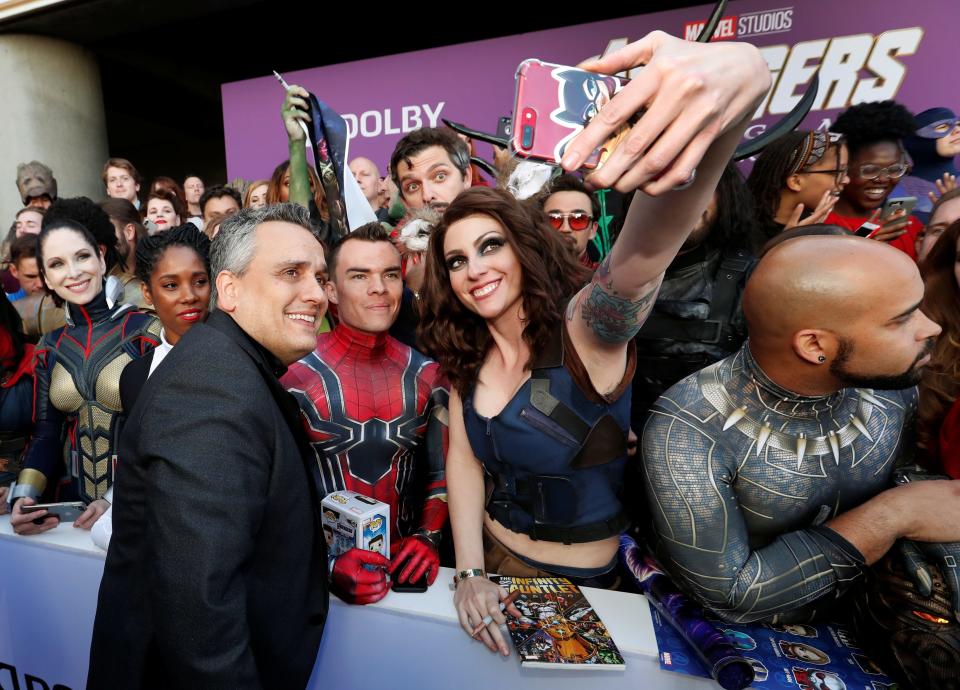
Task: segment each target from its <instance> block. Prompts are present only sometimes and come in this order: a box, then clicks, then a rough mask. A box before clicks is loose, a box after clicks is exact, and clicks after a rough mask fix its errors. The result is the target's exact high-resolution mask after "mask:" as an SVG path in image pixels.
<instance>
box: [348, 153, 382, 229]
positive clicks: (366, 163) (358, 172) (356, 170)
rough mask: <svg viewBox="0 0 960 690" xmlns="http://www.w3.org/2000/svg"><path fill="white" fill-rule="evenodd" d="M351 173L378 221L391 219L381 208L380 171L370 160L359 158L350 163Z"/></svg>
mask: <svg viewBox="0 0 960 690" xmlns="http://www.w3.org/2000/svg"><path fill="white" fill-rule="evenodd" d="M348 167H349V168H350V172H352V173H353V176H354V177H355V178H356V180H357V184H358V185H360V191H361V192H363V196H364V197H366V199H367V203H368V204H370V208H372V209H373V212H374V213H376V214H377V220H379V221H381V222H383V221H388V220H389V218H390V215H389V213H388V212H387V211H386V209H382V208H380V169H379V168H378V167H377V164H376V163H374V162H373V161H372V160H370V159H369V158H363V157H362V156H358V157H357V158H354V159H353V160H352V161H350V165H349V166H348Z"/></svg>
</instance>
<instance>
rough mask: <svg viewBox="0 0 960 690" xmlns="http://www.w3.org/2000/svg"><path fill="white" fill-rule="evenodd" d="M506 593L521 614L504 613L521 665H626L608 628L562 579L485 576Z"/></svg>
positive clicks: (593, 667) (615, 667)
mask: <svg viewBox="0 0 960 690" xmlns="http://www.w3.org/2000/svg"><path fill="white" fill-rule="evenodd" d="M490 579H491V580H493V581H494V582H496V583H497V584H499V585H500V586H501V587H503V588H504V589H506V590H507V592H514V591H517V590H519V592H520V595H519V596H518V598H517V600H516V601H515V602H514V603H515V605H516V607H517V608H518V609H519V610H520V613H521V614H523V615H522V616H521V617H520V618H515V617H513V616H510V615H508V616H507V627H508V629H509V630H510V637H511V638H512V639H513V644H514V646H515V647H516V648H517V654H518V656H519V657H520V663H521V665H522V666H532V667H537V668H557V669H591V670H609V671H622V670H624V669H625V668H626V662H625V661H624V660H623V655H622V654H621V653H620V650H619V649H617V645H616V644H614V642H613V639H612V638H611V637H610V633H608V632H607V627H606V626H605V625H604V624H603V621H601V620H600V617H599V616H598V615H597V613H596V611H594V610H593V607H592V606H591V605H590V602H589V601H587V598H586V597H585V596H584V595H583V592H581V591H580V588H579V587H577V586H576V585H574V584H572V583H571V582H570V581H569V580H567V579H565V578H562V577H509V576H506V575H493V576H491V578H490Z"/></svg>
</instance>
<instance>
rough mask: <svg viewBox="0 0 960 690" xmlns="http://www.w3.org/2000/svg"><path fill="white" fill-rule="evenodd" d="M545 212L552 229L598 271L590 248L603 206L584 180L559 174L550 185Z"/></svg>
mask: <svg viewBox="0 0 960 690" xmlns="http://www.w3.org/2000/svg"><path fill="white" fill-rule="evenodd" d="M543 211H544V213H546V214H547V219H548V220H549V221H550V225H551V226H552V227H553V229H554V230H556V231H558V232H559V233H560V234H562V235H563V237H564V239H565V240H567V241H568V242H569V243H570V244H571V246H572V247H573V248H574V251H575V252H576V254H577V257H578V258H579V259H580V263H582V264H583V265H584V266H586V267H587V268H589V269H590V270H591V271H593V270H596V268H597V264H598V262H596V261H594V260H593V259H591V258H590V252H589V249H588V247H589V244H590V240H592V239H593V238H594V237H596V235H597V217H598V216H599V215H600V206H599V204H598V203H597V199H596V197H594V196H593V195H592V194H591V193H590V190H588V189H587V188H586V186H584V184H583V182H581V181H580V180H579V179H578V178H576V177H574V176H573V175H561V176H560V177H558V178H557V179H556V180H554V181H553V183H552V184H551V185H550V193H549V196H547V197H546V199H544V202H543Z"/></svg>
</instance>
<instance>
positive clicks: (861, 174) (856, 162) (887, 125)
mask: <svg viewBox="0 0 960 690" xmlns="http://www.w3.org/2000/svg"><path fill="white" fill-rule="evenodd" d="M915 129H916V122H915V121H914V118H913V115H911V114H910V112H909V111H908V110H907V109H906V108H904V107H903V106H902V105H900V104H899V103H896V102H894V101H882V102H879V103H861V104H860V105H855V106H852V107H850V108H848V109H847V110H846V111H844V112H843V113H842V114H841V115H840V117H838V118H837V121H836V122H835V123H834V125H833V127H832V130H833V131H834V132H839V133H841V134H843V135H845V136H846V141H847V146H848V147H849V149H850V172H849V175H850V182H849V183H847V185H846V186H844V188H843V191H842V192H841V193H840V198H839V199H838V200H837V205H836V206H835V207H834V209H833V213H831V214H830V215H829V216H827V219H826V222H827V223H832V224H835V225H839V226H841V227H844V228H847V229H848V230H851V231H856V230H857V229H858V228H860V227H861V226H862V225H863V224H864V223H865V222H867V221H870V222H871V223H874V224H876V225H879V226H880V227H879V228H878V229H877V230H876V231H875V232H874V233H873V234H872V235H870V237H871V239H875V240H880V241H883V242H887V243H889V244H890V245H891V246H893V247H896V248H897V249H899V250H901V251H902V252H905V253H906V254H908V255H909V256H910V257H911V258H913V259H916V256H917V255H916V248H915V240H916V236H917V233H919V232H920V230H922V229H923V224H922V223H921V222H920V221H919V220H918V219H917V218H915V217H914V216H910V215H908V214H907V213H906V212H905V211H904V210H902V209H901V210H897V211H894V212H892V213H889V214H884V213H882V210H881V209H882V207H883V205H884V202H885V201H886V200H887V198H888V197H890V195H891V192H892V191H893V189H894V187H896V186H897V183H898V182H899V181H900V179H901V178H902V177H903V176H904V175H906V174H907V173H908V172H909V170H910V158H909V156H907V153H906V151H905V149H904V147H903V139H904V138H905V137H908V136H910V135H911V134H913V132H914V130H915Z"/></svg>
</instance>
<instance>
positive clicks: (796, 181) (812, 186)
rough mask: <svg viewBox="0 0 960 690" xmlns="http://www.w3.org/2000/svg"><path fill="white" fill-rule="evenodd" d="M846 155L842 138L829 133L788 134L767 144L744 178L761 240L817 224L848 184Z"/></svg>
mask: <svg viewBox="0 0 960 690" xmlns="http://www.w3.org/2000/svg"><path fill="white" fill-rule="evenodd" d="M849 157H850V154H849V152H848V151H847V146H846V143H845V142H844V139H843V137H842V136H841V135H839V134H832V133H830V132H803V131H797V132H790V133H788V134H785V135H784V136H782V137H781V138H780V139H778V140H777V141H774V142H773V143H772V144H770V145H769V146H767V147H766V148H765V149H764V150H763V152H762V153H761V154H760V156H759V157H758V158H757V162H756V163H754V164H753V169H752V170H751V171H750V177H749V178H747V186H748V187H749V188H750V192H751V193H752V194H753V197H754V199H755V202H756V209H757V223H758V225H759V227H760V230H761V232H762V233H763V235H764V239H770V238H771V237H773V236H774V235H776V234H778V233H780V232H783V230H784V228H792V227H795V226H798V225H813V224H815V223H822V222H823V219H824V218H826V217H827V215H828V214H829V213H830V212H831V211H832V210H833V206H834V204H836V203H837V199H838V198H839V196H840V192H841V190H842V189H843V187H844V185H846V183H847V182H849V181H850V178H849V177H848V176H847V167H848V161H849Z"/></svg>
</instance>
